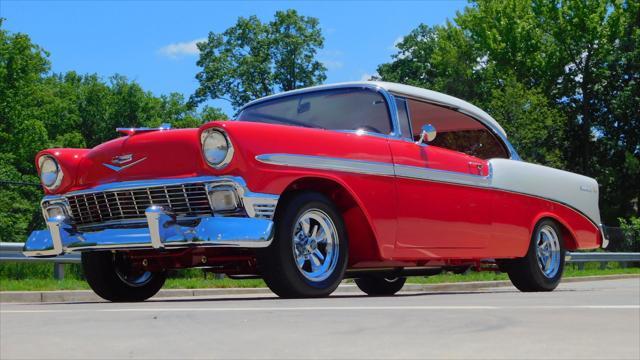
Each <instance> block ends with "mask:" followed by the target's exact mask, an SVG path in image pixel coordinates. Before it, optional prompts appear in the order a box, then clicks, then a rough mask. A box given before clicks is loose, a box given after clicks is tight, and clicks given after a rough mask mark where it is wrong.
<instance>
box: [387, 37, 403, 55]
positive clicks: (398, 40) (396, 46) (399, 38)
mask: <svg viewBox="0 0 640 360" xmlns="http://www.w3.org/2000/svg"><path fill="white" fill-rule="evenodd" d="M402 40H404V36H398V37H397V38H396V39H395V40H394V41H393V45H391V46H389V47H388V49H389V50H393V51H398V50H399V49H398V44H400V43H401V42H402Z"/></svg>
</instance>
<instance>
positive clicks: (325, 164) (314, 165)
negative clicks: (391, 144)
mask: <svg viewBox="0 0 640 360" xmlns="http://www.w3.org/2000/svg"><path fill="white" fill-rule="evenodd" d="M256 160H258V161H260V162H262V163H265V164H272V165H281V166H292V167H302V168H306V169H318V170H336V171H344V172H350V173H356V174H367V175H382V176H393V175H395V172H394V170H393V164H391V163H383V162H374V161H362V160H350V159H341V158H333V157H325V156H314V155H294V154H263V155H258V156H256Z"/></svg>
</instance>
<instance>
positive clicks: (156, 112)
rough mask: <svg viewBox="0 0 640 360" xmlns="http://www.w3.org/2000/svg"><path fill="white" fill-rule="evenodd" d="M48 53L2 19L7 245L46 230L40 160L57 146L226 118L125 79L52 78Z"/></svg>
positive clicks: (0, 215)
mask: <svg viewBox="0 0 640 360" xmlns="http://www.w3.org/2000/svg"><path fill="white" fill-rule="evenodd" d="M48 56H49V54H48V53H47V52H46V51H44V50H43V49H42V48H41V47H39V46H38V45H35V44H33V43H32V42H31V40H30V39H29V37H28V36H27V35H25V34H20V33H16V34H13V33H9V32H8V31H6V30H5V29H3V28H2V19H0V240H2V241H24V240H25V239H26V236H27V235H28V234H29V232H30V231H32V230H34V229H36V228H38V227H41V226H42V225H43V224H42V220H41V218H42V216H41V213H40V210H39V205H38V203H39V201H40V198H41V197H42V192H41V190H40V188H39V186H28V185H25V184H29V183H31V184H38V178H37V176H36V172H35V165H34V156H35V154H36V153H37V152H38V151H40V150H42V149H46V148H51V147H93V146H95V145H97V144H99V143H101V142H104V141H106V140H109V139H112V138H114V137H116V136H117V134H116V132H115V128H116V127H128V126H152V127H153V126H158V125H160V124H161V123H171V124H173V125H174V126H175V127H196V126H199V125H201V124H202V123H203V122H205V121H208V120H215V119H226V115H225V114H224V113H222V111H220V109H217V108H211V107H206V106H205V107H203V108H202V109H200V110H199V111H198V110H193V109H192V108H191V107H190V106H188V105H187V101H186V100H185V98H184V97H183V96H182V95H181V94H178V93H171V94H169V95H162V96H154V95H153V94H151V93H150V92H148V91H145V90H144V89H142V87H140V85H138V84H137V83H135V82H131V81H129V80H127V79H126V78H125V77H124V76H121V75H114V76H112V77H110V78H109V79H108V80H107V81H105V80H103V79H102V78H100V77H99V76H98V75H95V74H88V75H80V74H77V73H75V72H68V73H65V74H52V73H50V62H49V60H48Z"/></svg>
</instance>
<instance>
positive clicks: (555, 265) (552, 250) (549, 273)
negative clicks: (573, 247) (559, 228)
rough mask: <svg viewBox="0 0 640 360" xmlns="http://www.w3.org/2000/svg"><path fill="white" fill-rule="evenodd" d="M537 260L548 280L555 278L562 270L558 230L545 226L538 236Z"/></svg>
mask: <svg viewBox="0 0 640 360" xmlns="http://www.w3.org/2000/svg"><path fill="white" fill-rule="evenodd" d="M535 239H536V258H537V259H538V266H539V267H540V270H541V271H542V273H543V274H544V276H545V277H547V278H548V279H551V278H553V277H554V276H556V274H557V273H558V270H559V269H560V258H561V256H560V240H559V238H558V234H557V233H556V230H555V229H554V228H553V227H551V226H549V225H544V226H542V227H541V228H540V229H539V230H538V233H537V234H536V237H535Z"/></svg>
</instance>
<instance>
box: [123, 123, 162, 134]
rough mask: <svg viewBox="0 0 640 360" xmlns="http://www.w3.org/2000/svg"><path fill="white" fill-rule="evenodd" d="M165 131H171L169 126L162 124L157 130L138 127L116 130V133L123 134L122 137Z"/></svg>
mask: <svg viewBox="0 0 640 360" xmlns="http://www.w3.org/2000/svg"><path fill="white" fill-rule="evenodd" d="M165 130H171V124H167V123H165V124H162V125H160V126H159V127H157V128H150V127H139V128H134V127H132V128H120V127H119V128H116V131H117V132H119V133H121V134H124V135H135V134H139V133H145V132H151V131H165Z"/></svg>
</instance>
